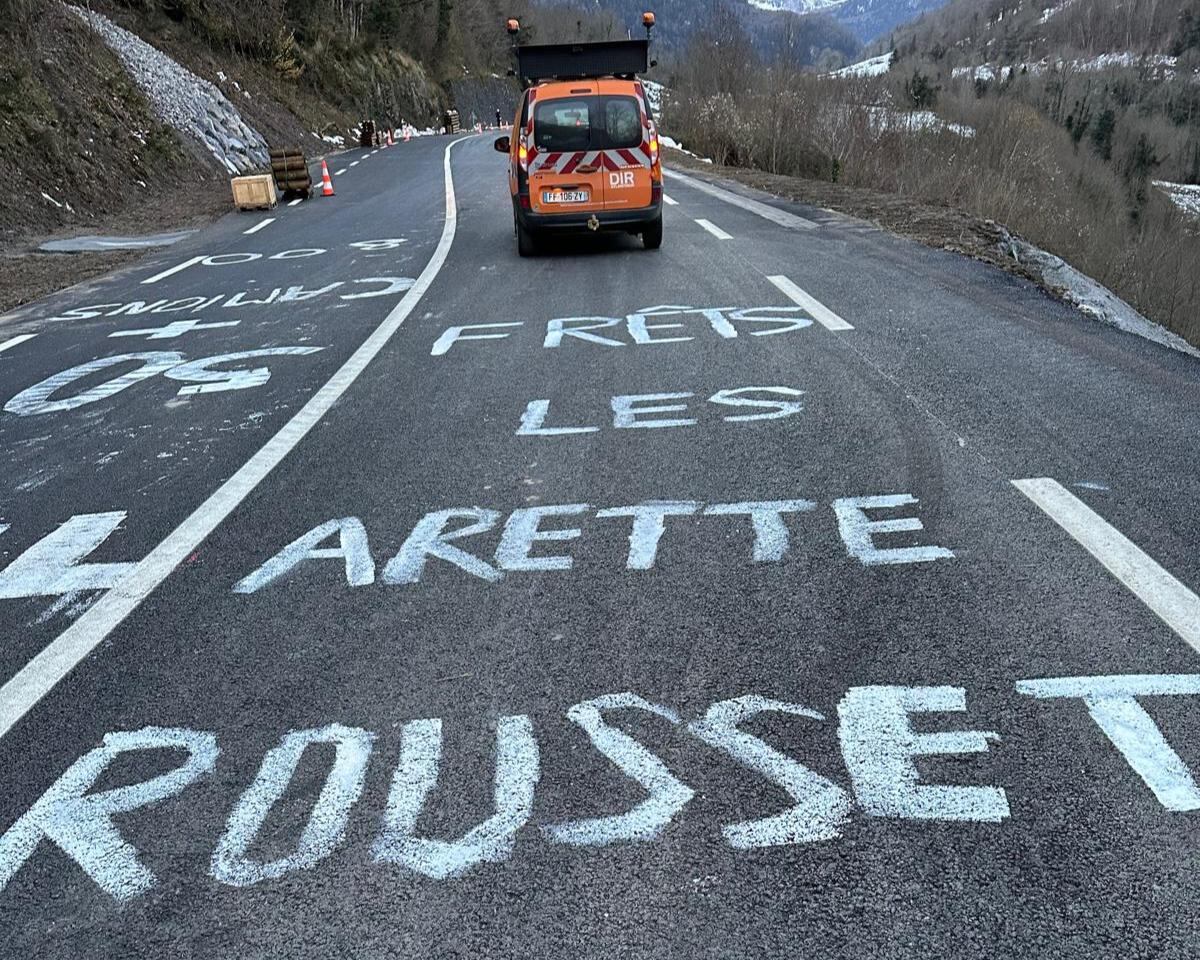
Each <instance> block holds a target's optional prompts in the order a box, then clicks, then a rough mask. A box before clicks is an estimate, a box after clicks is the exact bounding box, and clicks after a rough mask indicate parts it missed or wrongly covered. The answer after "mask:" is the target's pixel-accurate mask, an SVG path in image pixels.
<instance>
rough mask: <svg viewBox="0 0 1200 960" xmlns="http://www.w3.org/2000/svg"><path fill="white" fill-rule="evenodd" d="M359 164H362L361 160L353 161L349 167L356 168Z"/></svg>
mask: <svg viewBox="0 0 1200 960" xmlns="http://www.w3.org/2000/svg"><path fill="white" fill-rule="evenodd" d="M360 163H362V161H361V160H355V161H354V162H353V163H352V164H350V166H352V167H357V166H358V165H359V164H360Z"/></svg>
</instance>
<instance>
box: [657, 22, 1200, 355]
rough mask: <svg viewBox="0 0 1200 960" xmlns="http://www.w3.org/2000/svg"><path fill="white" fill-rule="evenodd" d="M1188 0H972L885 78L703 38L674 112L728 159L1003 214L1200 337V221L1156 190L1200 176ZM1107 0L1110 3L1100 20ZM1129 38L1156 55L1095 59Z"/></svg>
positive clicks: (909, 39) (682, 74)
mask: <svg viewBox="0 0 1200 960" xmlns="http://www.w3.org/2000/svg"><path fill="white" fill-rule="evenodd" d="M1176 2H1177V0H1163V4H1162V5H1160V6H1155V5H1153V4H1147V3H1144V2H1143V0H1132V3H1133V8H1134V9H1136V10H1139V11H1141V14H1142V17H1141V19H1137V18H1134V19H1132V20H1130V19H1129V17H1127V16H1124V14H1125V13H1127V12H1128V11H1126V7H1125V6H1124V5H1121V4H1117V3H1115V0H1073V2H1068V3H1067V5H1066V6H1063V7H1062V8H1060V9H1057V10H1056V12H1054V13H1051V14H1050V15H1049V16H1047V15H1046V13H1045V10H1044V9H1043V7H1042V4H1041V3H1037V2H1033V3H1031V2H1030V0H1006V2H997V0H958V2H956V3H954V4H952V5H951V6H950V7H948V8H947V9H946V10H945V11H943V12H941V13H939V14H936V15H933V16H929V17H926V18H924V19H923V20H922V21H920V22H919V23H918V24H916V25H914V26H913V27H912V28H910V29H909V30H907V31H905V32H903V33H898V34H897V36H896V37H895V38H894V39H895V42H896V43H897V53H896V56H895V57H894V58H893V62H892V66H891V69H890V70H889V71H888V72H887V73H885V74H883V75H881V76H876V77H857V78H854V77H852V78H847V79H841V78H833V77H822V76H818V75H816V74H814V73H812V72H802V71H797V70H792V69H787V68H784V67H782V66H781V65H779V64H768V63H764V62H755V61H754V60H753V58H751V57H747V58H746V59H742V60H739V61H737V62H734V63H731V62H729V61H728V60H727V59H726V58H721V57H717V56H715V55H714V54H713V53H712V51H711V50H710V49H708V48H706V47H705V45H704V44H703V43H702V42H698V43H697V44H696V45H695V46H694V48H693V49H692V50H691V51H690V52H689V54H688V55H687V56H686V57H684V58H682V60H681V63H682V66H681V68H680V70H679V72H678V75H677V77H676V79H675V83H674V86H675V89H676V97H675V100H674V103H673V107H672V110H671V112H670V114H669V115H668V117H667V121H666V125H667V127H668V132H671V133H674V134H675V135H676V136H677V137H678V138H679V139H681V140H683V141H684V142H685V144H686V145H687V146H689V147H691V148H692V149H696V150H699V151H701V152H703V153H705V154H706V155H708V156H711V157H713V158H714V159H715V160H717V161H718V162H725V163H733V164H737V165H741V166H748V167H754V168H758V169H761V170H764V171H767V172H770V173H782V174H790V175H793V176H800V177H808V178H813V179H818V180H826V181H834V182H838V183H841V184H846V185H850V186H857V187H864V188H870V189H873V190H877V191H885V192H887V193H891V194H896V195H899V196H901V197H908V198H912V199H913V200H915V201H919V202H923V203H934V204H942V205H945V206H947V207H952V208H956V209H959V210H963V211H967V212H969V213H971V214H974V215H975V216H978V217H980V218H986V219H988V220H994V221H997V222H999V223H1000V224H1003V225H1005V226H1007V227H1008V228H1009V229H1010V230H1012V231H1013V232H1015V233H1017V234H1020V235H1022V236H1024V237H1025V238H1027V239H1028V240H1030V241H1031V242H1033V243H1035V244H1037V245H1039V246H1041V247H1043V248H1045V249H1047V250H1049V251H1050V252H1052V253H1054V254H1057V255H1058V256H1060V257H1062V258H1063V259H1064V260H1066V261H1067V262H1068V263H1069V264H1071V265H1072V266H1074V267H1076V268H1077V269H1079V270H1082V271H1083V272H1084V273H1087V274H1089V275H1090V276H1092V277H1094V278H1096V279H1097V280H1099V281H1100V282H1102V283H1104V284H1105V285H1107V286H1109V287H1110V288H1112V289H1113V290H1114V291H1115V292H1116V293H1117V294H1118V295H1120V296H1121V297H1123V298H1124V299H1126V300H1127V301H1129V302H1130V303H1131V304H1132V305H1133V306H1134V307H1136V308H1137V309H1138V310H1140V311H1141V312H1142V313H1143V314H1145V315H1146V316H1148V317H1149V318H1151V319H1152V320H1155V321H1157V322H1159V323H1161V324H1163V325H1164V326H1166V327H1167V328H1168V329H1171V330H1173V331H1175V332H1176V333H1179V334H1180V335H1182V336H1184V337H1185V338H1187V339H1189V340H1191V342H1193V343H1200V221H1198V220H1197V219H1196V218H1195V217H1193V216H1188V215H1186V214H1185V213H1184V212H1183V211H1181V210H1180V209H1177V208H1176V207H1175V206H1174V205H1173V204H1172V203H1171V202H1170V200H1168V198H1167V197H1166V195H1165V194H1164V193H1163V192H1162V191H1160V190H1158V189H1156V188H1155V187H1154V180H1155V179H1156V178H1159V177H1166V178H1174V179H1179V180H1189V179H1194V177H1195V172H1194V171H1195V163H1196V159H1195V158H1196V150H1197V141H1198V138H1200V128H1198V126H1197V119H1198V118H1200V109H1197V107H1196V106H1194V104H1196V103H1197V98H1198V97H1200V84H1197V83H1196V75H1195V73H1194V70H1195V67H1194V66H1193V64H1194V63H1195V57H1196V49H1195V47H1194V46H1192V45H1191V44H1192V43H1193V32H1192V29H1191V26H1190V24H1191V23H1192V22H1193V21H1190V20H1189V19H1188V8H1186V7H1182V6H1176V7H1175V8H1173V12H1172V11H1170V10H1168V13H1170V14H1171V15H1167V14H1164V12H1163V11H1164V9H1165V8H1166V7H1167V4H1168V3H1176ZM1106 5H1107V6H1106ZM1097 8H1105V9H1106V10H1107V11H1108V13H1109V14H1112V16H1109V17H1108V18H1107V19H1104V20H1103V24H1102V26H1101V25H1098V24H1097V23H1096V22H1095V20H1094V16H1093V14H1094V13H1095V11H1096V9H1097ZM1118 8H1119V10H1118ZM1051 9H1053V8H1051ZM1101 12H1104V11H1103V10H1102V11H1101ZM1172 16H1173V17H1174V19H1172ZM1114 17H1115V19H1114ZM1060 18H1061V19H1060ZM1052 24H1053V25H1054V28H1055V29H1056V30H1061V31H1062V34H1061V36H1059V39H1057V40H1056V39H1054V37H1055V36H1057V35H1055V34H1050V33H1049V28H1050V26H1051V25H1052ZM1089 25H1090V26H1089ZM1067 38H1075V39H1073V40H1068V39H1067ZM1118 41H1119V42H1120V43H1121V44H1127V45H1128V50H1129V51H1131V52H1133V53H1135V54H1138V55H1142V54H1152V53H1153V54H1159V55H1160V58H1159V59H1156V60H1146V59H1138V57H1125V56H1121V57H1106V58H1103V59H1098V58H1100V56H1101V55H1102V54H1106V53H1108V54H1113V53H1115V54H1125V53H1126V52H1127V50H1126V48H1125V47H1124V46H1123V47H1121V48H1118V49H1115V50H1114V49H1112V48H1111V45H1112V44H1114V43H1116V42H1118ZM1106 47H1108V48H1109V49H1105V48H1106ZM1165 57H1171V58H1175V59H1171V60H1167V59H1162V58H1165ZM1005 68H1007V69H1005Z"/></svg>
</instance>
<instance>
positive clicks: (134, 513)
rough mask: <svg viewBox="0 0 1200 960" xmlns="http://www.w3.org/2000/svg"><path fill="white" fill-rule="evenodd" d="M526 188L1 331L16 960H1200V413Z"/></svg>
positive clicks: (838, 237)
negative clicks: (542, 233)
mask: <svg viewBox="0 0 1200 960" xmlns="http://www.w3.org/2000/svg"><path fill="white" fill-rule="evenodd" d="M504 162H505V161H504V158H503V157H501V156H499V155H497V154H496V153H495V152H493V151H492V149H491V144H490V138H489V137H476V138H467V139H464V140H461V141H459V142H456V143H454V144H453V146H452V147H451V142H450V140H449V139H447V138H436V137H431V138H427V139H421V140H416V141H413V142H412V143H409V144H404V145H398V146H396V147H393V148H390V149H386V150H382V151H372V152H371V153H369V154H368V153H365V152H363V151H355V152H352V153H350V154H347V155H345V156H344V157H343V158H341V159H340V160H339V162H338V163H337V164H336V165H335V167H334V170H335V173H336V176H335V177H334V183H335V186H336V188H337V196H336V197H335V198H333V199H321V198H317V199H314V200H312V201H309V202H305V203H303V204H300V205H296V206H280V207H279V208H277V209H276V210H274V211H271V212H269V213H261V214H242V215H231V216H229V217H226V218H224V219H223V220H221V221H220V222H219V223H217V224H215V225H214V226H213V227H212V228H210V229H207V230H204V231H201V232H199V233H197V234H195V235H193V236H191V237H189V238H188V239H186V240H184V241H183V242H181V243H180V244H178V245H177V246H174V247H171V248H170V249H169V250H165V251H162V252H159V253H155V254H153V255H151V256H150V257H149V258H148V259H146V260H145V261H143V262H142V263H140V264H138V265H137V266H135V267H132V268H130V269H127V270H124V271H122V272H121V273H118V274H116V275H113V276H109V277H106V278H104V279H102V280H100V281H96V282H92V283H89V284H87V285H84V286H81V287H76V288H74V289H72V290H69V291H66V292H64V293H62V294H59V295H57V296H55V297H52V298H50V299H48V300H46V301H43V302H40V303H38V304H35V305H33V306H31V307H29V308H25V309H23V310H22V311H21V313H19V314H17V315H14V316H10V317H9V318H8V319H6V320H5V321H4V322H3V324H0V405H2V406H3V412H2V413H0V451H2V456H3V458H2V460H0V463H2V465H3V466H2V468H0V531H2V532H0V638H2V640H3V642H2V643H0V683H2V684H3V686H0V771H2V780H0V782H2V784H3V788H2V790H0V832H2V833H0V932H2V934H3V936H2V941H0V942H2V945H0V955H3V956H4V957H14V958H18V957H19V958H24V957H35V956H36V957H55V958H83V957H138V956H148V957H172V958H175V957H223V958H228V957H238V958H258V957H264V958H265V957H272V958H274V957H281V958H282V957H286V958H300V957H339V958H349V957H353V958H359V957H361V958H379V957H464V958H466V957H470V958H476V957H520V958H529V957H564V958H582V957H589V958H590V957H595V958H612V957H636V958H641V957H678V958H714V960H715V958H732V957H737V958H749V957H788V958H793V957H797V958H819V957H870V958H892V957H917V958H929V957H1038V958H1045V957H1084V956H1086V957H1095V956H1121V957H1154V958H1163V957H1195V956H1197V955H1200V920H1198V919H1197V917H1198V915H1200V909H1198V908H1200V894H1197V884H1196V882H1195V878H1196V875H1197V870H1198V869H1200V820H1198V819H1197V818H1198V817H1200V788H1198V786H1197V781H1196V779H1195V773H1196V771H1197V770H1200V658H1198V657H1200V652H1198V651H1200V600H1198V599H1197V597H1196V593H1195V591H1197V590H1198V589H1200V550H1198V549H1197V545H1198V544H1200V512H1198V510H1197V507H1198V505H1200V469H1198V465H1200V439H1198V438H1200V364H1197V362H1196V361H1195V360H1194V359H1193V358H1190V357H1188V356H1185V355H1182V354H1178V353H1174V352H1171V351H1169V350H1167V349H1164V348H1162V347H1159V346H1157V345H1154V344H1151V343H1147V342H1145V341H1142V340H1139V339H1136V338H1134V337H1131V336H1128V335H1125V334H1122V333H1120V332H1117V331H1115V330H1113V329H1109V328H1106V327H1103V326H1100V325H1098V324H1094V323H1091V322H1088V321H1087V320H1085V319H1084V318H1082V317H1081V316H1080V315H1079V314H1078V313H1076V312H1075V311H1073V310H1071V309H1070V308H1068V307H1066V306H1063V305H1061V304H1058V303H1056V302H1053V301H1052V300H1050V299H1049V298H1047V297H1046V296H1045V295H1044V294H1042V293H1040V292H1039V291H1038V290H1036V289H1034V288H1033V287H1031V286H1029V285H1028V284H1025V283H1023V282H1021V281H1018V280H1015V279H1013V278H1011V277H1009V276H1005V275H1003V274H1001V273H999V272H997V271H995V270H993V269H991V268H989V267H986V266H983V265H980V264H976V263H973V262H970V261H967V260H965V259H962V258H959V257H956V256H954V255H951V254H946V253H941V252H938V251H932V250H928V249H925V248H922V247H919V246H915V245H913V244H911V243H908V242H905V241H902V240H899V239H896V238H894V237H891V236H888V235H886V234H884V233H882V232H880V231H878V230H876V229H874V228H872V227H869V226H867V225H865V224H862V223H859V222H856V221H852V220H849V219H846V218H843V217H839V216H837V215H834V214H831V213H828V212H826V211H821V210H814V209H806V208H800V207H787V208H786V209H785V208H784V207H783V206H782V205H779V204H775V203H774V202H773V201H772V202H764V198H759V199H758V200H757V201H753V202H749V203H747V202H746V200H747V196H746V195H743V194H741V193H729V192H722V191H720V190H717V191H714V190H713V189H712V188H711V187H710V186H708V185H707V184H704V183H697V182H696V181H695V180H694V179H682V178H676V179H669V180H668V184H667V192H668V194H669V196H670V198H671V201H672V203H671V205H670V206H669V207H668V208H667V210H666V240H665V244H664V247H663V249H662V250H661V251H658V252H648V251H645V250H643V249H641V245H640V243H639V242H637V241H636V240H634V239H632V238H626V237H600V238H584V239H583V240H579V241H575V240H563V241H559V242H556V243H555V244H554V246H553V248H552V249H550V250H549V251H547V252H546V254H545V255H544V256H541V257H538V258H535V259H529V260H521V259H518V257H517V254H516V245H515V242H514V239H513V236H512V221H511V214H510V210H509V200H508V196H507V190H506V184H505V179H504ZM343 171H344V172H343Z"/></svg>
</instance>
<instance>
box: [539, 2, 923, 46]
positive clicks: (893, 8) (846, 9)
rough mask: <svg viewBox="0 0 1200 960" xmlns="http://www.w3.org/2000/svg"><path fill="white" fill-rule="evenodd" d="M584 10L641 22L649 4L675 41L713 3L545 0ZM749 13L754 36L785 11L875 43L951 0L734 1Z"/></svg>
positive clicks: (665, 33) (666, 38)
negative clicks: (822, 19)
mask: <svg viewBox="0 0 1200 960" xmlns="http://www.w3.org/2000/svg"><path fill="white" fill-rule="evenodd" d="M543 2H548V3H554V4H557V5H559V6H570V7H574V8H576V9H579V10H590V11H594V12H601V11H602V12H605V13H612V14H614V15H615V16H616V17H617V18H618V22H619V23H628V24H631V25H632V24H636V23H638V22H640V18H641V12H642V10H643V9H647V8H649V9H652V10H654V12H655V13H656V14H657V16H658V20H659V23H660V25H661V26H660V32H661V35H662V38H663V41H664V45H666V46H673V45H674V43H675V42H678V41H679V40H681V39H683V38H685V37H686V36H687V34H688V33H690V32H691V30H692V27H693V26H694V24H695V22H696V21H697V20H699V19H700V18H701V17H703V15H704V12H705V8H706V6H707V4H706V3H705V2H698V0H543ZM729 2H730V3H731V4H732V5H733V6H735V7H740V8H742V9H744V10H745V12H746V20H747V24H746V26H747V29H748V31H749V32H750V33H751V34H752V35H754V34H756V33H761V32H763V31H764V30H765V31H767V32H770V31H771V30H772V29H775V28H777V27H778V22H777V21H778V18H779V17H783V16H795V15H799V16H804V17H808V16H812V15H814V14H815V15H826V16H828V17H830V18H832V19H833V20H835V21H836V22H837V23H839V24H841V25H842V26H844V27H846V29H847V30H849V31H850V32H851V33H852V34H853V35H854V36H855V37H856V38H857V39H858V40H859V41H860V42H862V43H870V42H871V41H872V40H874V39H876V38H877V37H880V36H883V35H884V34H886V33H888V31H890V30H892V29H893V28H895V27H896V26H898V25H899V24H902V23H905V22H907V21H909V20H913V19H915V18H916V17H918V16H920V15H921V14H923V13H926V12H928V11H930V10H936V9H938V8H939V7H941V6H943V5H944V4H945V3H946V0H729Z"/></svg>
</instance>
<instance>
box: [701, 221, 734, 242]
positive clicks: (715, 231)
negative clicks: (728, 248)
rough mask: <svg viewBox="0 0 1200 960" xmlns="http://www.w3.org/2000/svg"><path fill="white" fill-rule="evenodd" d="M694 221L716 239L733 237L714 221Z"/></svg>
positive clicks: (730, 238)
mask: <svg viewBox="0 0 1200 960" xmlns="http://www.w3.org/2000/svg"><path fill="white" fill-rule="evenodd" d="M696 222H697V223H698V224H700V226H702V227H703V228H704V229H705V230H707V231H708V232H709V233H711V234H712V235H713V236H714V237H716V238H717V239H718V240H732V239H733V237H732V236H730V235H729V234H728V233H726V232H725V231H724V230H722V229H721V228H720V227H718V226H717V225H716V224H715V223H712V222H711V221H708V220H697V221H696Z"/></svg>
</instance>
